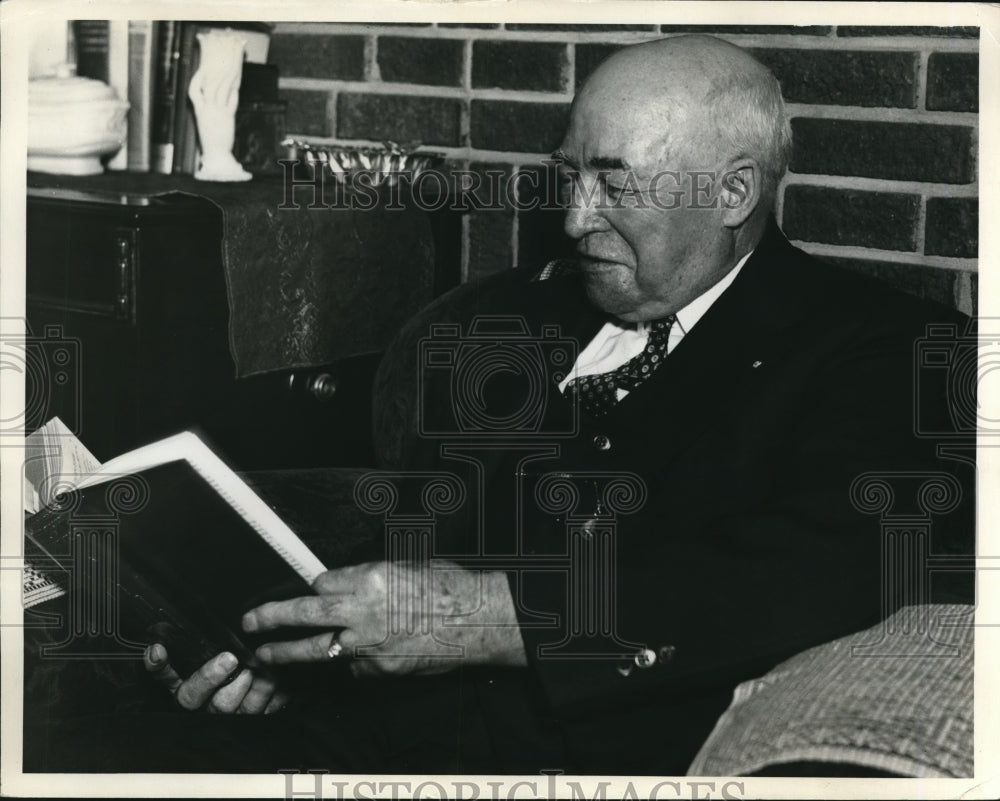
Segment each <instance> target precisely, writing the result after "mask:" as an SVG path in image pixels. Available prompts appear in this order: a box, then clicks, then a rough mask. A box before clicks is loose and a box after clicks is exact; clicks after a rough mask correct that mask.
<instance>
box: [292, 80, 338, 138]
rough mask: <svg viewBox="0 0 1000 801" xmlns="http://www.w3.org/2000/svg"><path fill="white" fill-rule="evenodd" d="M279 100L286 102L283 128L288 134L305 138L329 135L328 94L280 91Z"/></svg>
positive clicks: (300, 90) (297, 90) (310, 91)
mask: <svg viewBox="0 0 1000 801" xmlns="http://www.w3.org/2000/svg"><path fill="white" fill-rule="evenodd" d="M281 99H282V100H287V101H288V110H287V112H286V118H285V128H286V129H287V130H288V132H289V133H293V134H303V135H307V136H329V135H330V112H329V107H328V104H329V101H330V95H329V93H328V92H319V91H312V90H307V89H282V90H281Z"/></svg>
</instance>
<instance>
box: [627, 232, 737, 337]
mask: <svg viewBox="0 0 1000 801" xmlns="http://www.w3.org/2000/svg"><path fill="white" fill-rule="evenodd" d="M752 255H753V251H752V250H751V251H750V252H749V253H747V254H746V255H745V256H744V257H743V258H742V259H740V260H739V261H738V262H736V266H735V267H733V269H731V270H730V271H729V272H728V273H726V274H725V275H724V276H723V277H722V279H721V280H719V281H716V282H715V283H714V284H712V286H710V287H709V288H708V289H706V290H705V291H704V292H702V293H701V294H700V295H699V296H698V297H696V298H695V299H694V300H692V301H691V302H690V303H689V304H688V305H687V306H685V307H684V308H683V309H681V310H680V311H678V312H677V314H676V317H677V325H678V327H679V328H680V330H681V332H683V333H685V334H686V333H687V332H688V331H690V330H691V329H692V328H694V326H695V323H697V322H698V321H699V320H700V319H701V318H702V317H703V316H704V314H705V312H707V311H708V310H709V309H710V308H711V306H712V304H713V303H715V301H717V300H718V299H719V298H720V297H721V296H722V293H723V292H725V291H726V290H727V289H729V286H730V284H732V283H733V281H735V280H736V276H737V275H739V272H740V270H742V269H743V265H744V264H746V263H747V259H749V258H750V257H751V256H752ZM648 326H649V322H641V323H639V324H638V325H637V326H636V329H637V330H638V331H640V332H645V331H646V329H647V328H648Z"/></svg>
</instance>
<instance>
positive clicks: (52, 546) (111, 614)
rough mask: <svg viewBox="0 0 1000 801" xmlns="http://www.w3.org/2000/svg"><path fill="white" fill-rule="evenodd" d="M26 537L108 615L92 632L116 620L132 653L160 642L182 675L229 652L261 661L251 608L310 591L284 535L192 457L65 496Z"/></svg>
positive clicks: (75, 598)
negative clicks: (249, 627)
mask: <svg viewBox="0 0 1000 801" xmlns="http://www.w3.org/2000/svg"><path fill="white" fill-rule="evenodd" d="M244 489H245V487H244ZM238 505H239V504H237V506H238ZM25 532H26V535H27V538H28V543H27V544H28V547H29V549H30V550H35V549H37V550H36V551H35V552H36V553H37V552H41V553H42V554H44V557H45V559H46V561H47V562H48V563H49V564H54V565H57V566H58V567H57V574H58V579H57V580H60V582H61V583H65V584H66V585H68V586H67V591H68V595H69V598H70V602H71V603H77V604H87V605H89V608H92V609H96V610H101V611H99V612H98V613H97V614H98V617H100V619H101V621H102V623H101V625H99V626H96V627H93V626H92V627H91V628H95V630H96V629H100V628H102V627H105V628H107V626H108V625H109V623H110V624H111V629H112V630H109V631H110V634H112V635H113V636H114V638H115V639H116V640H117V641H118V643H119V644H121V645H122V646H126V647H127V646H129V645H134V646H136V650H137V649H138V647H139V646H141V645H144V644H148V643H152V642H161V643H163V644H164V645H166V647H167V651H168V653H169V655H170V661H171V663H172V664H173V665H174V667H175V669H177V671H178V673H180V674H181V675H189V674H190V673H191V672H193V671H194V670H195V669H196V668H197V667H199V666H200V665H201V664H203V663H204V662H205V661H206V660H207V659H209V658H211V657H212V656H214V655H215V654H217V653H219V652H221V651H223V650H227V651H231V652H233V653H234V654H235V655H236V656H237V657H238V658H239V659H240V661H241V663H243V665H244V666H250V667H258V665H257V661H256V659H255V657H254V653H253V652H254V649H255V648H256V647H257V646H258V645H259V644H260V643H261V642H262V641H263V638H261V637H260V636H252V635H246V634H244V633H243V631H242V628H241V625H240V623H241V619H242V616H243V614H244V613H245V612H247V611H248V610H249V609H251V608H253V607H255V606H258V605H260V604H262V603H265V602H267V601H274V600H284V599H287V598H294V597H300V596H303V595H309V594H311V593H312V589H311V587H310V586H309V583H308V582H307V581H306V580H305V578H303V576H302V575H301V574H300V572H299V571H298V570H296V568H295V567H293V566H292V564H291V563H290V562H289V561H288V560H286V558H285V556H283V555H282V554H281V553H279V552H278V550H276V547H277V548H280V547H281V545H280V542H279V544H278V545H277V546H273V545H272V544H270V543H269V542H267V541H266V540H265V539H264V537H263V536H262V535H261V534H260V533H259V532H258V530H255V527H254V526H253V525H251V524H250V523H249V522H248V521H247V519H245V517H244V516H243V515H241V514H240V512H238V511H237V509H236V508H234V506H233V505H232V504H231V503H230V501H227V499H226V497H224V493H223V492H222V491H221V490H220V488H219V487H218V486H213V483H210V481H209V480H206V478H204V477H203V476H202V475H201V474H200V473H199V472H198V471H197V470H195V469H194V468H193V467H192V466H191V464H189V463H188V462H187V461H184V460H181V461H173V462H168V463H167V464H162V465H159V466H156V467H151V468H149V469H146V470H143V471H141V472H140V473H137V474H135V475H131V476H125V477H121V478H115V479H112V480H110V481H107V482H105V483H101V484H95V485H92V486H89V487H85V488H83V489H77V490H74V491H72V492H69V493H67V494H66V495H64V496H62V497H61V499H60V501H59V503H58V504H56V505H55V506H52V507H50V508H47V509H44V510H42V511H41V512H38V513H37V514H35V515H33V516H32V517H30V518H29V519H28V520H27V521H26V523H25ZM98 542H99V543H101V544H102V545H101V547H95V543H98ZM290 558H292V560H293V561H294V558H293V557H290ZM73 617H74V619H76V618H78V617H79V615H78V614H75V615H73ZM311 633H315V632H311ZM287 636H289V635H288V634H287V633H285V634H283V638H285V637H287ZM291 636H294V635H291Z"/></svg>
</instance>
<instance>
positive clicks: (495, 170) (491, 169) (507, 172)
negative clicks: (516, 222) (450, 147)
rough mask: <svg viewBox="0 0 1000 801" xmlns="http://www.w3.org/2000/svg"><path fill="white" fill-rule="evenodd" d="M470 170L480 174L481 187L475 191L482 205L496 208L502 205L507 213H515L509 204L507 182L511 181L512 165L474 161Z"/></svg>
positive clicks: (470, 165)
mask: <svg viewBox="0 0 1000 801" xmlns="http://www.w3.org/2000/svg"><path fill="white" fill-rule="evenodd" d="M469 169H470V170H472V171H473V172H475V173H478V174H479V178H480V182H481V184H480V187H479V189H477V190H476V191H475V195H476V197H477V198H478V199H479V202H480V203H483V204H486V205H489V206H492V207H495V206H497V205H501V206H503V207H504V210H505V211H513V210H514V209H513V206H511V205H510V204H509V203H507V182H508V181H510V179H511V172H512V169H513V168H512V167H511V165H510V164H501V163H499V162H486V161H474V162H472V163H471V164H469Z"/></svg>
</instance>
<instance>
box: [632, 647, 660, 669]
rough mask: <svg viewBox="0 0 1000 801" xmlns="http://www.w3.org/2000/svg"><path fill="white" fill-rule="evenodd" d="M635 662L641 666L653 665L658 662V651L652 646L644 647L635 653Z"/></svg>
mask: <svg viewBox="0 0 1000 801" xmlns="http://www.w3.org/2000/svg"><path fill="white" fill-rule="evenodd" d="M635 663H636V665H638V666H639V667H641V668H648V667H652V666H653V665H655V664H656V651H654V650H653V649H652V648H643V649H642V650H641V651H639V653H637V654H636V655H635Z"/></svg>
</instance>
